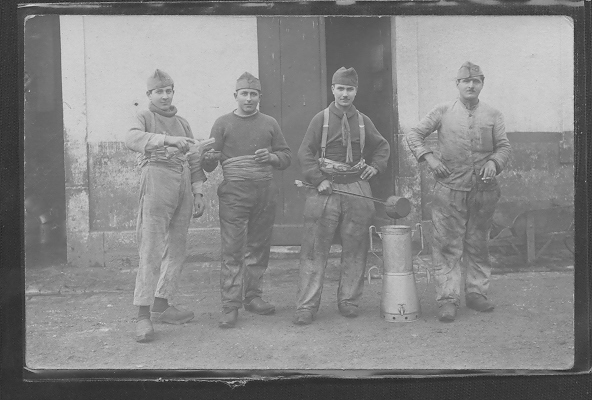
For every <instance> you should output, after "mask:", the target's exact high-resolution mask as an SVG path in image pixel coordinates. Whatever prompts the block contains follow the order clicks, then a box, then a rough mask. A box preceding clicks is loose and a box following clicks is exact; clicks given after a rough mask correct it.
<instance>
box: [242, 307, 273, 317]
mask: <svg viewBox="0 0 592 400" xmlns="http://www.w3.org/2000/svg"><path fill="white" fill-rule="evenodd" d="M245 310H246V311H248V312H251V313H253V314H259V315H271V314H274V313H275V308H270V309H269V310H263V311H257V310H253V309H252V308H250V307H247V306H245Z"/></svg>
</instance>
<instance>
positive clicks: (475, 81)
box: [456, 76, 483, 101]
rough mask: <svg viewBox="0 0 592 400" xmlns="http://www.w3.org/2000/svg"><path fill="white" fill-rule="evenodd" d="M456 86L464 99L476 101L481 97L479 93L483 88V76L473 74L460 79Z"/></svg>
mask: <svg viewBox="0 0 592 400" xmlns="http://www.w3.org/2000/svg"><path fill="white" fill-rule="evenodd" d="M456 87H457V88H458V93H459V94H460V97H461V98H462V99H463V100H467V101H475V100H477V99H478V98H479V93H481V89H483V77H481V76H472V77H470V78H464V79H459V80H458V81H457V82H456Z"/></svg>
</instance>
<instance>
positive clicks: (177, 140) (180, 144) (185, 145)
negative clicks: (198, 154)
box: [164, 135, 195, 153]
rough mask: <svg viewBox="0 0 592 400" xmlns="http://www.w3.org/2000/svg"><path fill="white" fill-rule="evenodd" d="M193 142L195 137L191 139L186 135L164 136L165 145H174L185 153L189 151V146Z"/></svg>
mask: <svg viewBox="0 0 592 400" xmlns="http://www.w3.org/2000/svg"><path fill="white" fill-rule="evenodd" d="M191 144H195V139H191V138H188V137H185V136H168V135H167V136H165V137H164V145H165V146H174V147H176V148H177V149H179V151H181V152H183V153H187V152H188V151H189V146H190V145H191Z"/></svg>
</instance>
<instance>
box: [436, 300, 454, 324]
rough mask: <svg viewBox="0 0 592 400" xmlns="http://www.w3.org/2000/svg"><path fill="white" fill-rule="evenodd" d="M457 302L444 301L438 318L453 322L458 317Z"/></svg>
mask: <svg viewBox="0 0 592 400" xmlns="http://www.w3.org/2000/svg"><path fill="white" fill-rule="evenodd" d="M456 309H457V307H456V304H454V303H444V304H442V305H441V306H440V309H439V310H438V319H439V320H440V321H442V322H452V321H454V319H455V318H456Z"/></svg>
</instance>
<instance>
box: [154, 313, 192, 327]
mask: <svg viewBox="0 0 592 400" xmlns="http://www.w3.org/2000/svg"><path fill="white" fill-rule="evenodd" d="M193 318H195V315H192V316H190V317H187V318H183V319H179V320H170V319H160V318H158V317H154V318H153V319H151V320H152V322H154V323H157V324H171V325H182V324H185V323H187V322H189V321H191V320H192V319H193Z"/></svg>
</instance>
